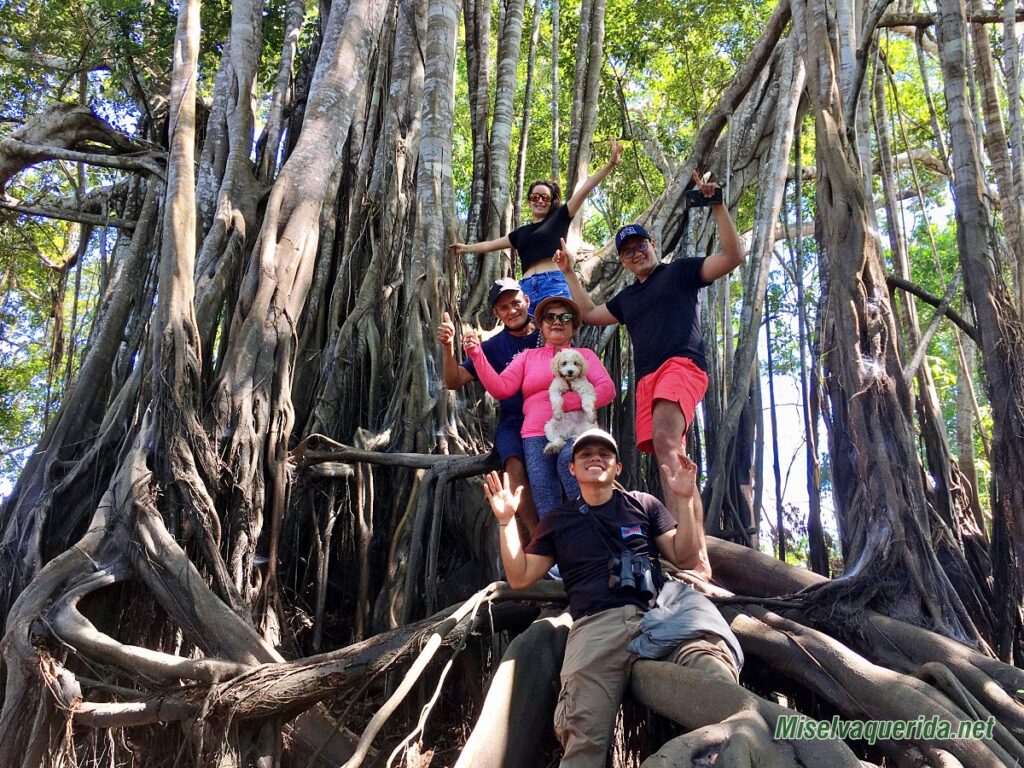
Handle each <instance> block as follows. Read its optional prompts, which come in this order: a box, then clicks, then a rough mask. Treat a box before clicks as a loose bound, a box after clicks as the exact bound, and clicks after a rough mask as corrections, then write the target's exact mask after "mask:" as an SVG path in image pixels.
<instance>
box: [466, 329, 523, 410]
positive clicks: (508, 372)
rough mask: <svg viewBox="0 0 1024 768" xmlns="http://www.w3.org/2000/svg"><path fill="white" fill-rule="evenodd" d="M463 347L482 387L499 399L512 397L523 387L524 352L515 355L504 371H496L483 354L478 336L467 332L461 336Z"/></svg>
mask: <svg viewBox="0 0 1024 768" xmlns="http://www.w3.org/2000/svg"><path fill="white" fill-rule="evenodd" d="M463 347H465V349H466V354H467V355H469V357H470V359H471V360H472V361H473V368H474V369H475V370H476V375H477V378H478V379H480V383H481V384H483V385H484V389H486V390H487V391H488V392H490V393H491V394H492V395H494V397H496V398H498V399H499V400H504V399H505V398H506V397H512V395H514V394H515V393H516V392H518V391H519V390H520V389H522V387H523V358H524V357H526V355H525V354H522V355H516V356H515V357H514V358H512V362H511V363H509V364H508V367H507V368H505V370H504V371H502V372H501V373H498V372H497V371H495V370H494V366H493V365H491V361H490V360H488V359H487V355H485V354H484V350H483V347H481V346H480V337H479V336H477V335H476V334H475V333H467V334H466V335H465V337H464V338H463Z"/></svg>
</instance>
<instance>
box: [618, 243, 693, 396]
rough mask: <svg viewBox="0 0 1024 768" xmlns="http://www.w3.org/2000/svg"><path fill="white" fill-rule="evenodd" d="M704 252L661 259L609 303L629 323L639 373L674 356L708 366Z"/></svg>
mask: <svg viewBox="0 0 1024 768" xmlns="http://www.w3.org/2000/svg"><path fill="white" fill-rule="evenodd" d="M703 264H704V258H703V257H701V258H695V259H678V260H676V261H673V262H671V263H669V264H659V265H658V266H657V267H655V268H654V271H653V272H651V274H650V275H648V277H647V279H646V280H644V281H643V282H640V281H639V280H638V281H636V282H635V283H633V284H632V285H627V286H626V287H625V288H623V289H622V290H621V291H619V292H618V293H617V294H615V296H613V297H612V298H611V299H610V300H609V301H608V304H607V305H606V306H607V307H608V311H609V312H611V313H612V314H613V315H614V316H615V319H616V320H618V321H619V322H620V323H622V324H623V325H625V326H626V330H628V331H629V340H630V341H631V342H632V344H633V365H634V367H635V369H636V376H637V378H638V379H639V378H642V377H644V376H646V375H647V374H649V373H653V372H654V371H656V370H658V368H660V367H661V365H662V364H663V363H664V362H665V361H666V360H668V359H669V358H670V357H688V358H689V359H691V360H693V362H694V363H696V364H697V365H698V366H699V367H700V369H701V370H702V371H705V372H706V371H707V369H708V364H707V361H706V360H705V358H704V337H703V335H702V334H701V326H700V289H701V288H704V287H705V286H708V285H711V283H708V282H705V281H704V280H702V279H701V276H700V268H701V266H702V265H703Z"/></svg>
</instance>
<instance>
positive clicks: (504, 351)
mask: <svg viewBox="0 0 1024 768" xmlns="http://www.w3.org/2000/svg"><path fill="white" fill-rule="evenodd" d="M487 298H488V299H489V300H490V303H491V311H492V312H493V313H494V316H495V317H496V318H497V319H498V320H500V321H501V324H502V326H503V327H502V329H501V330H500V331H499V332H498V333H496V334H494V335H493V336H491V337H490V338H489V339H487V340H486V341H485V342H484V343H483V344H481V348H482V349H483V352H484V354H485V355H486V356H487V359H488V360H489V361H490V362H491V365H492V366H493V367H494V370H496V371H498V372H499V373H500V372H501V371H503V370H505V368H506V366H508V364H509V363H511V362H512V358H514V357H515V356H516V355H518V354H519V353H520V352H522V351H523V350H526V349H533V348H534V347H536V346H537V345H538V343H539V338H540V334H539V332H538V330H537V326H536V325H535V324H534V322H533V317H531V315H530V297H529V296H527V295H526V294H525V293H523V289H522V287H521V286H520V285H519V283H518V282H516V281H515V280H514V279H512V278H511V277H500V278H498V279H497V280H495V281H494V284H493V285H492V286H491V289H490V291H488V294H487ZM437 340H438V341H439V342H440V344H441V348H442V350H443V355H442V365H443V370H444V385H445V386H446V387H448V389H459V388H461V387H464V386H465V385H466V384H468V383H469V382H471V381H474V380H475V379H476V378H477V375H476V368H475V367H474V365H473V361H472V360H470V359H468V358H467V359H466V360H465V361H463V362H462V364H461V365H460V364H459V362H458V360H456V359H455V324H454V323H453V322H452V319H451V316H450V315H449V314H448V313H447V312H445V313H444V315H443V317H442V320H441V323H440V325H438V327H437ZM499 408H500V410H499V414H498V424H497V426H496V427H495V430H494V449H495V450H496V451H497V452H498V458H499V459H500V460H501V465H502V466H503V467H504V468H505V471H506V472H508V474H509V476H510V477H511V478H512V482H513V483H514V484H516V485H521V486H523V487H524V488H525V490H524V492H523V499H522V504H521V509H520V513H519V519H520V522H521V523H522V524H523V526H524V527H525V529H526V532H527V533H528V534H532V532H533V529H534V528H535V527H536V525H537V511H536V508H535V507H534V504H533V497H532V496H531V495H530V487H529V484H528V483H527V480H526V463H525V461H526V460H525V458H524V454H523V438H522V436H521V435H520V430H521V429H522V426H523V396H522V395H521V394H515V395H513V396H512V397H507V398H505V399H504V400H501V401H499Z"/></svg>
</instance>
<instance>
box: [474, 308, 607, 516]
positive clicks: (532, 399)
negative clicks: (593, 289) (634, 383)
mask: <svg viewBox="0 0 1024 768" xmlns="http://www.w3.org/2000/svg"><path fill="white" fill-rule="evenodd" d="M534 320H535V321H536V322H537V323H538V324H539V325H540V331H541V335H542V336H543V338H544V346H543V347H538V348H537V349H530V350H526V351H525V352H522V353H521V354H519V355H518V356H517V357H516V358H515V359H513V360H512V362H511V363H509V365H508V367H507V368H505V370H504V371H502V372H501V373H500V374H499V373H496V372H495V370H494V368H493V367H491V364H490V362H489V361H488V360H487V358H486V357H485V356H484V354H483V350H482V349H481V348H480V340H479V338H478V337H477V336H476V335H475V334H467V335H466V337H465V348H466V354H467V355H469V357H470V359H471V360H472V361H473V365H474V367H475V368H476V374H477V376H478V377H479V379H480V382H481V383H482V384H483V385H484V388H485V389H486V390H487V391H488V392H489V393H490V394H491V395H493V396H494V397H497V398H503V397H509V396H511V395H513V394H515V393H516V392H522V395H523V430H522V436H523V452H524V453H525V455H526V474H527V476H528V477H529V479H530V489H531V490H532V492H533V499H534V503H535V504H536V506H537V514H538V515H539V516H540V517H542V518H543V517H544V515H545V514H547V513H548V511H549V510H551V509H554V508H555V507H556V506H557V505H558V504H560V503H561V502H562V491H563V490H564V491H565V494H566V496H567V497H568V498H569V499H575V498H576V497H577V496H578V495H579V485H578V484H577V483H576V480H575V478H573V476H572V475H571V474H570V473H569V462H570V460H571V457H572V441H569V442H567V443H566V445H565V447H564V448H563V449H562V451H561V452H560V453H559V454H558V455H557V456H552V455H550V454H546V453H544V447H545V446H546V445H547V442H548V441H547V437H545V435H544V425H545V424H546V423H547V421H548V419H550V418H551V416H552V411H551V401H550V400H549V398H548V387H549V386H550V385H551V381H552V378H553V377H554V374H553V373H552V372H551V359H552V358H553V357H554V356H555V354H556V353H557V352H558V351H559V350H561V349H563V348H565V347H568V346H571V345H572V337H573V334H574V333H575V332H576V330H577V329H578V328H579V327H580V310H579V307H577V306H576V304H575V303H574V302H572V301H571V300H569V299H566V298H564V297H561V296H550V297H548V298H547V299H544V301H542V302H540V304H538V305H537V310H536V313H535V315H534ZM578 351H579V352H580V353H581V354H582V355H583V358H584V359H585V360H586V361H587V380H588V381H589V382H590V383H591V384H593V385H594V392H595V395H596V402H595V406H596V407H598V408H600V407H601V406H604V405H607V404H608V403H610V402H611V401H612V400H613V399H614V398H615V383H614V382H613V381H612V379H611V377H610V376H609V375H608V372H607V371H606V370H605V368H604V366H603V365H602V364H601V360H600V359H599V358H598V356H597V355H595V354H594V352H593V351H592V350H590V349H586V348H580V349H579V350H578ZM563 402H564V407H565V411H566V412H567V413H568V412H570V411H579V410H582V404H581V402H580V398H579V395H577V394H576V393H575V392H567V393H566V395H565V399H564V401H563ZM560 481H561V482H560Z"/></svg>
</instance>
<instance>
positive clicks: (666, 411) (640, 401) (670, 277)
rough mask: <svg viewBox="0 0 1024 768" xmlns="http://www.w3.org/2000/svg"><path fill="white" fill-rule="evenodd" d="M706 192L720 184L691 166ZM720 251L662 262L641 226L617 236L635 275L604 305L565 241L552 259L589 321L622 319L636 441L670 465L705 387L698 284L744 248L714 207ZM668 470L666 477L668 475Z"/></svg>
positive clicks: (727, 268)
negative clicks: (588, 287) (632, 376)
mask: <svg viewBox="0 0 1024 768" xmlns="http://www.w3.org/2000/svg"><path fill="white" fill-rule="evenodd" d="M693 181H694V183H695V184H696V185H697V187H698V188H699V189H700V190H701V192H703V194H704V195H705V197H712V196H714V194H715V191H716V190H717V189H718V185H717V184H715V183H714V182H707V183H705V182H703V181H702V180H701V178H700V177H699V176H698V175H697V172H696V171H694V172H693ZM711 212H712V215H713V216H714V218H715V222H716V224H717V225H718V234H719V240H720V241H721V244H722V250H721V251H720V252H719V253H716V254H714V255H712V256H707V257H704V258H692V259H689V258H688V259H679V260H677V261H673V262H670V263H668V264H662V263H661V262H660V261H659V259H658V255H657V250H656V243H655V242H654V239H653V238H652V237H651V236H650V235H649V234H648V233H647V231H646V230H645V229H644V228H643V227H641V226H640V225H639V224H629V225H627V226H625V227H623V228H622V229H620V230H619V231H618V233H617V234H616V235H615V248H616V250H617V251H618V254H619V260H620V261H621V262H622V265H623V266H624V267H625V268H626V269H628V270H629V271H630V272H632V273H633V275H634V276H635V277H636V282H634V283H633V284H632V285H629V286H626V287H625V288H623V289H622V290H621V291H619V293H617V294H616V295H615V296H614V297H612V298H611V299H610V300H609V301H608V302H607V303H605V304H601V305H600V306H598V305H595V304H594V302H593V300H592V299H591V298H590V296H589V295H588V294H587V292H586V291H585V290H584V289H583V285H582V284H581V283H580V280H579V278H578V277H577V276H576V273H575V272H574V271H573V254H571V253H570V252H569V251H568V250H567V249H566V248H565V244H564V243H562V250H560V251H559V252H558V253H557V254H556V255H555V262H556V263H557V264H558V266H559V269H561V270H562V273H563V274H564V275H565V279H566V282H567V283H568V285H569V290H570V292H571V293H572V298H573V300H574V301H575V302H576V304H577V305H578V306H579V307H580V309H581V310H582V312H583V322H585V323H589V324H590V325H612V324H613V323H623V324H624V325H625V326H626V330H627V331H629V339H630V342H631V345H632V347H633V363H634V368H635V371H636V377H637V385H636V441H637V447H638V448H640V450H642V451H645V452H646V453H653V454H654V455H655V456H656V457H657V460H658V463H659V464H660V465H666V466H670V467H671V466H673V462H674V457H675V455H676V453H677V452H678V451H679V450H680V448H681V447H683V446H684V445H685V443H684V438H685V437H686V431H687V430H688V429H689V427H690V424H691V423H692V422H693V415H694V412H695V411H696V408H697V404H698V403H699V402H700V401H701V399H702V398H703V397H704V393H705V391H707V384H708V377H707V362H706V360H705V357H704V341H703V335H702V331H701V322H700V289H701V288H704V287H705V286H708V285H710V284H711V283H713V282H714V281H715V280H717V279H718V278H720V277H722V276H723V275H726V274H728V273H729V272H731V271H732V270H734V269H735V268H736V267H738V266H739V265H740V262H741V261H742V260H743V250H742V246H741V245H740V239H739V235H737V234H736V227H735V226H733V223H732V218H731V217H730V216H729V209H728V208H726V207H725V205H723V204H722V203H717V204H713V205H712V206H711ZM664 479H665V478H664V474H663V475H662V480H664Z"/></svg>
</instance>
